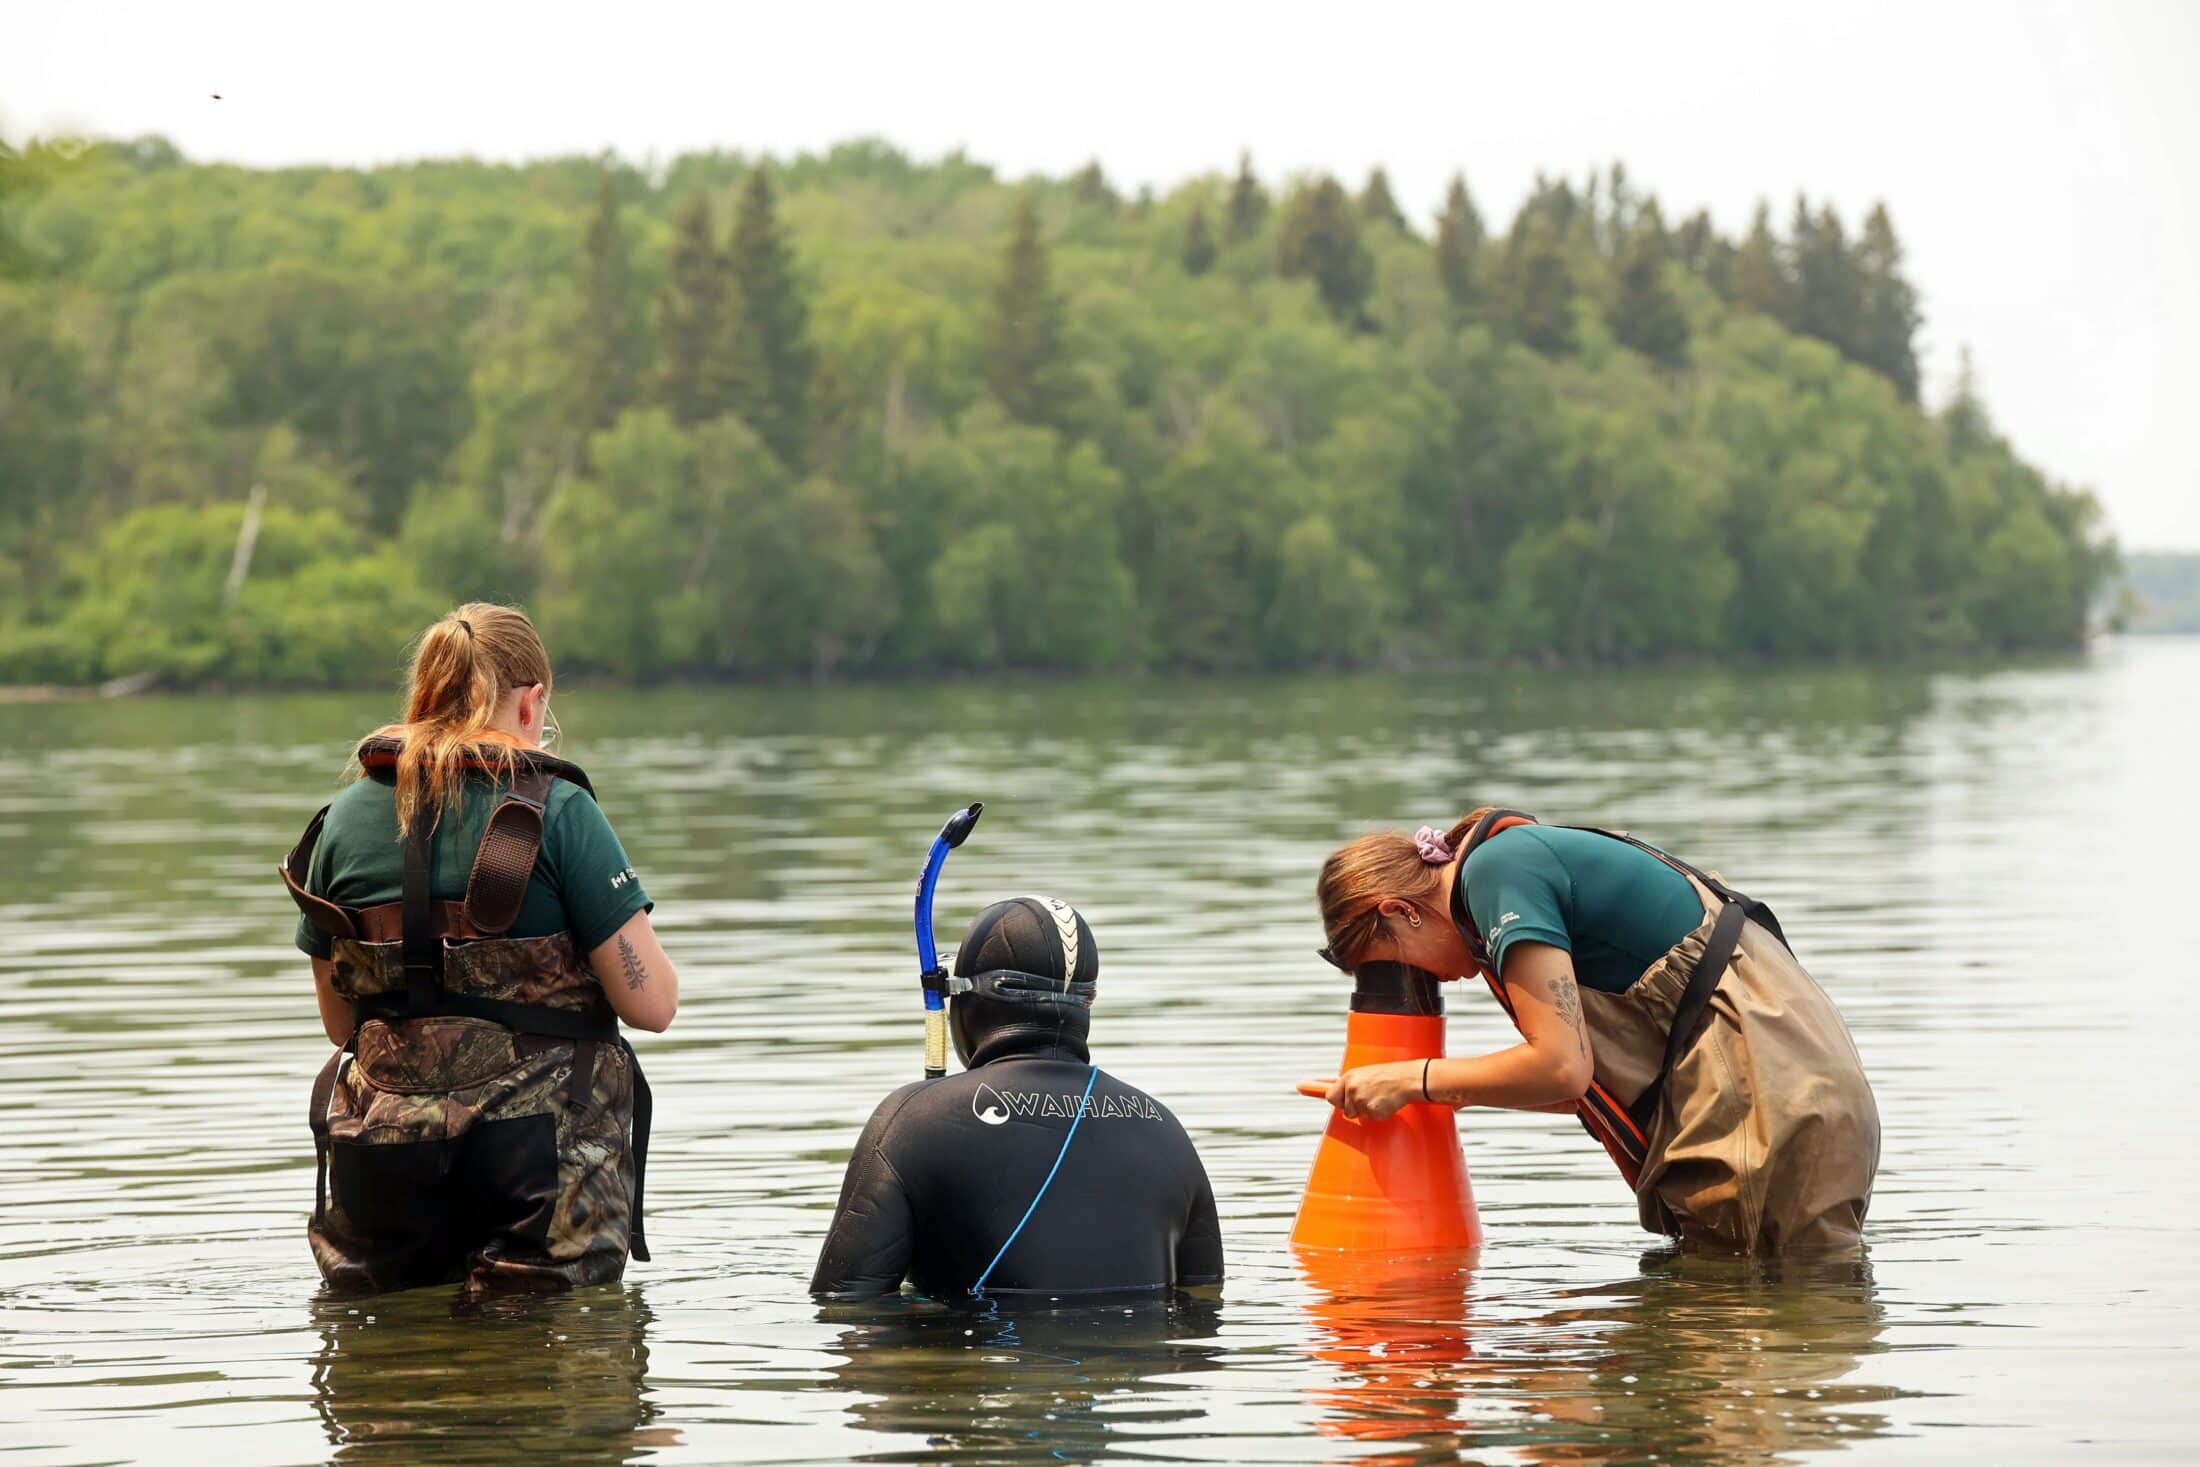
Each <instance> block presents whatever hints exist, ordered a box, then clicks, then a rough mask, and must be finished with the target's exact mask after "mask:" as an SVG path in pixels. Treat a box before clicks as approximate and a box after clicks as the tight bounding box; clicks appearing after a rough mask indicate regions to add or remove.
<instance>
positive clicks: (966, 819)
mask: <svg viewBox="0 0 2200 1467" xmlns="http://www.w3.org/2000/svg"><path fill="white" fill-rule="evenodd" d="M984 813H985V804H984V802H983V801H980V802H978V803H976V804H974V805H972V806H971V807H970V808H969V809H967V810H957V811H956V812H955V813H954V814H952V815H950V816H948V817H947V823H946V824H945V825H943V826H941V827H940V839H941V840H943V841H946V842H947V847H948V849H949V850H959V849H961V847H962V843H963V842H964V841H965V840H968V839H969V838H970V832H971V831H973V830H975V829H977V828H978V817H979V816H980V815H983V814H984Z"/></svg>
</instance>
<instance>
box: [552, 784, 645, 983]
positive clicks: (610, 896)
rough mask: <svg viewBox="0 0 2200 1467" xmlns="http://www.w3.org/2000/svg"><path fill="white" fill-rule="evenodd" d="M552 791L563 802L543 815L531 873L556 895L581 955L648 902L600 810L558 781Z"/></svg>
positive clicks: (607, 940) (595, 946)
mask: <svg viewBox="0 0 2200 1467" xmlns="http://www.w3.org/2000/svg"><path fill="white" fill-rule="evenodd" d="M558 789H559V790H560V791H561V792H563V793H564V795H565V798H564V799H563V800H562V801H554V802H553V805H552V808H551V809H550V810H548V811H547V812H546V814H547V816H548V818H547V819H546V820H545V821H544V822H543V833H542V855H541V856H540V857H538V858H537V867H536V873H537V875H539V876H541V877H543V878H544V879H545V880H547V881H548V882H549V883H550V885H551V887H552V889H554V890H555V891H556V892H557V894H558V900H559V901H560V902H561V903H562V904H563V905H564V907H565V926H566V930H567V931H568V932H571V933H572V934H573V940H574V941H575V942H577V943H579V944H580V948H581V951H582V952H583V953H587V952H590V951H593V950H594V949H596V948H598V947H601V946H602V945H603V944H604V943H606V942H609V941H610V940H611V936H612V934H613V933H615V932H617V931H618V930H619V929H620V928H621V927H624V926H625V925H626V924H627V921H628V919H630V918H631V917H633V915H634V914H635V913H636V912H646V911H648V910H649V909H650V906H651V902H650V900H649V893H648V892H646V891H644V890H642V879H641V878H640V877H639V876H636V875H635V874H634V867H633V865H632V864H631V863H630V862H629V861H628V860H627V858H626V848H625V847H624V846H622V845H620V844H619V837H618V835H617V833H615V832H614V831H613V830H612V829H611V822H610V821H609V820H608V819H606V818H605V816H604V813H603V807H602V806H600V805H598V804H597V803H596V802H595V801H594V800H593V799H591V798H590V797H589V796H588V794H587V793H586V792H585V791H583V790H581V789H579V788H578V787H576V786H574V785H569V784H566V783H564V782H563V781H560V782H559V784H558Z"/></svg>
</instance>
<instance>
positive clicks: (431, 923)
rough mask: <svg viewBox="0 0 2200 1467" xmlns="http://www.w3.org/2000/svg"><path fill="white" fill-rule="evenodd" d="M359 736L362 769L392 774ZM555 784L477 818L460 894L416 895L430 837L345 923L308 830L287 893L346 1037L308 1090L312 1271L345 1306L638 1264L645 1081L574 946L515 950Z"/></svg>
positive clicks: (290, 863) (557, 767)
mask: <svg viewBox="0 0 2200 1467" xmlns="http://www.w3.org/2000/svg"><path fill="white" fill-rule="evenodd" d="M395 758H396V745H395V743H394V742H392V741H388V740H369V741H367V742H366V743H364V744H362V745H360V748H359V760H360V763H361V764H362V765H363V766H364V767H366V768H367V769H369V770H374V769H379V768H387V767H390V766H391V765H393V764H394V762H395ZM553 779H565V780H568V781H571V782H572V783H575V784H578V785H580V786H581V787H582V788H583V789H589V790H590V793H591V795H593V793H594V792H593V790H592V789H590V786H589V784H588V777H587V776H586V775H585V774H583V773H581V771H580V770H579V769H578V768H576V767H575V766H573V765H571V764H568V763H566V762H564V761H563V760H558V759H552V758H550V757H548V756H547V755H536V754H523V755H521V756H520V762H519V773H518V777H517V779H516V780H515V781H514V783H513V785H512V788H511V790H510V791H509V792H508V793H507V794H506V795H505V797H504V799H503V800H502V801H501V802H500V803H499V804H498V805H497V807H496V809H495V810H494V811H493V812H491V814H490V816H489V822H488V825H487V827H486V829H485V830H484V831H483V832H482V837H481V844H480V846H479V847H478V848H477V850H476V853H475V856H474V864H473V870H472V872H471V874H470V876H469V878H468V880H467V883H466V895H465V897H464V899H463V900H461V901H457V902H435V901H431V900H430V894H431V890H432V888H431V885H430V881H429V876H430V872H429V860H430V853H431V850H432V845H431V839H432V832H431V831H430V830H429V829H426V828H419V829H415V830H414V831H413V832H412V834H411V836H410V837H409V838H408V839H407V840H406V842H405V868H404V872H405V874H404V887H403V896H402V897H401V898H400V899H399V900H398V901H395V902H386V903H383V904H381V905H379V906H373V907H343V906H339V905H337V904H336V903H334V902H331V901H328V900H327V899H325V898H322V897H317V896H315V895H313V894H312V893H311V892H309V891H307V890H306V888H305V878H306V872H307V870H308V867H309V865H310V863H311V861H312V857H313V848H314V846H315V844H316V843H317V842H318V841H319V839H320V834H321V826H322V823H323V821H324V820H325V819H326V818H327V815H328V811H327V809H326V808H324V809H323V810H322V811H321V813H320V814H318V815H316V816H314V817H313V823H312V824H310V825H308V826H307V827H306V833H305V835H304V836H302V837H301V838H300V839H299V842H298V845H297V847H296V849H294V850H292V851H291V853H290V855H289V856H288V857H287V858H286V859H285V860H284V862H283V864H282V875H283V884H284V885H285V886H286V887H288V888H289V891H290V895H291V898H292V900H294V901H295V902H296V903H297V904H298V909H299V910H300V911H302V912H304V913H305V915H306V916H307V918H309V919H310V920H311V921H312V922H313V923H314V924H315V925H316V926H318V927H320V928H321V929H322V930H323V931H325V932H327V933H328V934H329V935H330V936H331V937H332V938H333V939H334V953H333V960H334V964H335V971H334V974H333V978H332V982H333V986H334V988H335V990H336V992H337V993H339V994H340V995H342V996H343V997H344V998H345V999H346V1000H347V1001H348V1002H349V1003H350V1004H351V1011H352V1032H351V1036H350V1038H349V1039H348V1040H347V1041H346V1042H345V1044H344V1046H343V1047H342V1048H341V1049H340V1050H338V1051H337V1053H336V1054H334V1055H332V1056H331V1057H330V1059H329V1062H328V1064H327V1065H326V1066H325V1067H324V1068H323V1069H322V1071H321V1074H320V1077H319V1078H318V1079H316V1080H315V1081H314V1085H313V1098H312V1102H311V1111H310V1116H309V1119H310V1121H311V1123H312V1127H313V1142H314V1150H315V1152H316V1166H317V1170H316V1176H315V1181H314V1205H313V1220H312V1223H311V1225H310V1227H309V1228H308V1237H309V1239H310V1241H311V1243H312V1245H313V1257H314V1261H315V1262H316V1263H318V1264H319V1265H320V1268H321V1274H322V1276H323V1277H324V1278H326V1279H327V1280H328V1282H329V1284H330V1285H331V1286H332V1287H334V1288H336V1289H338V1290H341V1291H344V1292H370V1291H379V1290H387V1289H404V1288H413V1287H417V1286H419V1285H423V1284H436V1283H449V1282H453V1281H455V1280H459V1279H464V1280H466V1281H467V1282H468V1283H469V1284H470V1285H473V1286H476V1287H481V1288H489V1289H506V1290H523V1291H549V1290H558V1289H566V1288H572V1287H575V1286H578V1285H582V1284H596V1283H604V1282H608V1281H610V1280H613V1279H616V1278H618V1277H619V1276H620V1275H621V1274H622V1273H623V1272H625V1269H626V1260H627V1254H628V1252H629V1250H630V1248H631V1251H632V1253H633V1256H634V1257H636V1258H639V1259H642V1260H643V1261H645V1262H646V1261H648V1258H649V1249H648V1247H647V1245H646V1244H645V1242H644V1240H643V1236H642V1175H643V1163H644V1161H645V1158H646V1157H647V1154H648V1150H649V1122H650V1095H649V1084H648V1082H647V1081H646V1080H644V1079H643V1078H642V1071H641V1066H640V1064H639V1063H638V1062H637V1061H636V1059H635V1057H634V1051H633V1049H632V1048H631V1047H630V1046H629V1045H628V1044H627V1043H626V1041H625V1040H624V1039H622V1038H621V1037H620V1036H619V1022H618V1016H617V1015H616V1014H615V1013H614V1012H613V1011H612V1008H611V1004H610V1001H609V1000H608V999H606V998H605V996H604V993H603V989H602V987H601V985H600V984H598V983H597V981H596V977H595V974H594V973H593V972H592V971H590V969H589V967H588V964H587V961H586V959H585V958H584V957H583V955H582V953H581V952H580V950H579V948H578V947H577V946H576V945H575V943H574V941H573V938H572V935H571V934H570V933H562V932H561V933H557V934H555V935H553V936H549V937H519V938H515V937H507V936H505V935H504V934H505V933H506V932H507V931H508V930H509V929H510V927H511V925H512V922H513V920H514V919H515V918H516V917H517V916H518V915H519V909H520V903H521V900H522V899H523V898H524V896H525V895H526V891H527V882H528V878H529V877H530V876H531V875H532V874H533V871H534V866H535V858H536V856H537V855H538V854H540V851H541V848H542V822H543V806H544V803H545V801H546V800H547V799H548V797H549V793H550V785H551V781H552V780H553Z"/></svg>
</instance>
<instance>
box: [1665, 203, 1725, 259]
mask: <svg viewBox="0 0 2200 1467" xmlns="http://www.w3.org/2000/svg"><path fill="white" fill-rule="evenodd" d="M1718 238H1719V235H1718V231H1717V230H1715V229H1713V228H1712V227H1711V211H1710V210H1709V209H1698V210H1697V211H1696V212H1695V213H1693V214H1691V215H1689V216H1688V217H1687V218H1686V219H1683V220H1682V221H1681V227H1680V228H1678V229H1676V230H1674V231H1673V258H1674V259H1676V260H1678V261H1680V263H1681V268H1682V269H1684V270H1686V271H1687V272H1688V273H1689V274H1691V275H1703V274H1705V273H1706V271H1707V269H1708V267H1709V265H1710V263H1711V248H1712V246H1713V245H1714V244H1716V243H1717V242H1718Z"/></svg>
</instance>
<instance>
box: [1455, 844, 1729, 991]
mask: <svg viewBox="0 0 2200 1467" xmlns="http://www.w3.org/2000/svg"><path fill="white" fill-rule="evenodd" d="M1460 879H1461V880H1463V881H1465V882H1466V884H1467V911H1468V913H1469V914H1470V915H1472V916H1473V918H1474V925H1475V926H1476V927H1478V928H1480V929H1481V932H1482V940H1483V941H1484V942H1486V943H1488V944H1489V949H1490V961H1491V962H1493V963H1495V964H1497V971H1498V972H1500V973H1502V972H1504V971H1505V953H1506V951H1507V950H1508V949H1510V948H1511V947H1512V945H1513V944H1514V943H1516V942H1547V943H1549V944H1550V945H1551V946H1552V947H1556V948H1563V949H1565V950H1566V951H1567V952H1569V953H1571V954H1573V959H1574V979H1575V981H1576V982H1579V983H1581V984H1583V985H1585V986H1587V987H1590V988H1595V989H1600V990H1602V991H1603V992H1605V993H1625V992H1626V991H1627V989H1628V988H1629V987H1630V986H1631V985H1632V984H1633V983H1634V981H1635V980H1636V979H1637V978H1640V977H1641V976H1642V974H1643V971H1644V970H1645V969H1646V968H1648V967H1649V966H1650V965H1651V964H1652V963H1654V962H1656V961H1657V960H1658V959H1659V958H1661V957H1663V956H1665V953H1666V951H1667V949H1669V948H1671V947H1672V946H1673V944H1674V943H1676V942H1679V941H1680V940H1681V939H1682V938H1684V937H1686V936H1687V935H1688V934H1689V933H1691V932H1693V931H1695V929H1696V924H1697V923H1699V922H1701V921H1702V920H1703V902H1702V901H1701V900H1699V899H1698V898H1697V896H1696V888H1695V887H1693V886H1691V885H1689V884H1688V878H1687V877H1685V876H1683V875H1681V874H1680V873H1679V872H1678V871H1675V870H1674V869H1673V868H1672V867H1670V866H1668V865H1666V864H1665V863H1664V862H1663V861H1660V860H1659V859H1658V858H1657V857H1656V856H1653V855H1651V854H1650V853H1649V852H1648V851H1640V850H1637V849H1635V847H1633V846H1631V845H1629V844H1627V842H1625V841H1620V840H1614V839H1612V838H1611V837H1610V836H1608V835H1597V834H1595V833H1594V832H1592V831H1587V830H1564V829H1560V828H1558V827H1556V826H1549V825H1516V826H1513V827H1512V828H1511V829H1509V830H1503V831H1499V832H1498V833H1497V834H1496V835H1493V836H1491V837H1490V838H1489V839H1488V840H1486V841H1484V842H1482V844H1481V845H1479V846H1477V847H1475V850H1474V854H1473V855H1471V856H1469V857H1467V862H1466V866H1465V868H1464V869H1463V870H1462V871H1461V872H1460Z"/></svg>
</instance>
